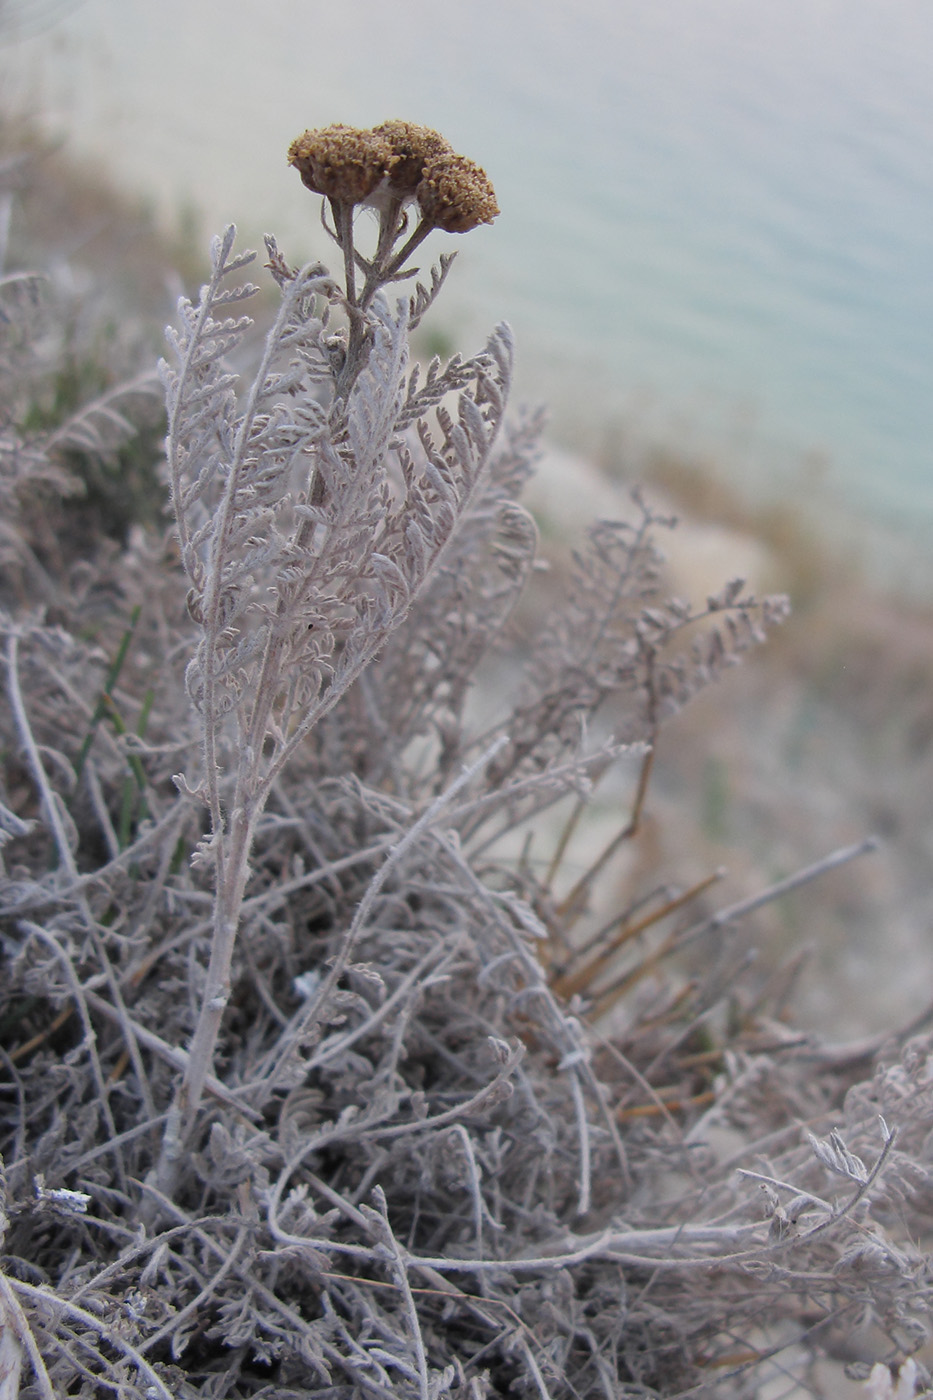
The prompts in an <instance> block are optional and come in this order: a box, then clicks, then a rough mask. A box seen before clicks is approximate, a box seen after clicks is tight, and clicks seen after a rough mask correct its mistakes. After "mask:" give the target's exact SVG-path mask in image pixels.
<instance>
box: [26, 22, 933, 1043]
mask: <svg viewBox="0 0 933 1400" xmlns="http://www.w3.org/2000/svg"><path fill="white" fill-rule="evenodd" d="M0 92H2V98H0V107H2V109H3V111H4V112H5V113H6V114H13V113H15V114H17V116H18V117H20V118H21V117H23V116H25V117H26V118H28V120H29V122H30V123H31V127H32V133H33V136H35V133H37V132H38V133H39V134H40V137H41V140H40V142H39V145H40V147H41V150H42V154H41V156H40V165H42V163H43V162H44V165H45V167H46V168H47V170H48V171H49V172H51V173H50V180H51V184H50V185H49V189H51V186H52V185H54V186H55V189H56V190H58V191H59V192H61V191H62V190H63V189H64V188H65V187H66V186H67V198H65V197H64V196H62V197H61V198H59V197H58V196H57V195H56V196H55V197H53V196H52V195H50V194H47V195H46V205H45V208H46V211H47V214H46V218H45V223H44V225H43V226H42V241H43V251H42V255H41V257H40V256H39V255H38V252H37V259H36V260H37V262H38V261H42V258H48V259H53V260H56V259H57V260H58V262H59V263H61V264H63V265H64V264H67V265H68V266H69V268H71V269H72V272H74V270H75V269H78V268H80V267H81V266H82V265H83V264H84V263H92V262H94V261H95V259H96V261H97V263H98V265H99V266H104V267H105V268H106V269H107V270H108V272H109V273H110V274H111V275H112V276H113V277H116V276H117V275H118V273H119V272H120V270H121V268H122V269H123V271H124V274H125V272H126V269H127V268H129V269H130V270H131V274H130V275H131V278H132V279H133V280H134V281H135V284H136V285H137V287H141V286H142V283H143V281H145V280H146V279H150V280H151V281H152V285H153V288H154V290H153V291H152V293H151V295H150V297H149V301H148V304H147V306H148V310H147V314H151V318H152V321H153V324H154V325H155V326H156V327H161V325H162V324H164V322H165V321H166V320H168V319H169V318H170V317H171V316H172V315H173V298H174V295H175V294H176V292H177V290H178V278H177V276H175V275H174V272H173V267H174V268H176V269H180V263H181V262H184V258H185V257H186V256H187V257H188V258H189V261H188V272H187V273H185V275H186V276H187V279H188V281H189V282H190V281H191V280H192V270H194V271H195V272H196V271H197V265H198V258H199V257H201V256H202V250H204V249H205V248H206V244H207V239H208V238H209V236H210V235H211V234H213V233H215V232H218V231H220V230H222V229H223V227H225V226H226V224H228V223H230V222H235V223H236V224H237V225H238V226H239V228H240V231H241V242H244V241H245V242H249V243H250V244H252V245H253V246H256V243H257V241H258V239H259V238H260V237H261V234H262V233H263V232H264V231H269V232H274V233H275V234H276V235H277V237H278V239H279V241H280V244H281V245H282V247H283V249H284V251H285V253H286V255H287V257H288V258H289V260H290V261H293V262H301V261H304V260H306V259H308V258H311V257H318V256H319V257H322V258H325V259H328V258H330V257H331V255H332V246H331V245H329V244H328V243H327V240H326V238H325V236H324V234H323V232H322V230H321V228H320V224H319V222H318V209H317V203H318V202H317V200H316V199H314V198H312V196H310V195H309V194H308V192H307V191H306V190H304V189H303V187H302V186H301V184H300V181H299V179H298V177H297V175H296V174H295V172H294V171H292V170H290V169H289V168H288V166H287V164H286V151H287V149H288V146H289V144H290V142H291V141H292V139H293V138H294V137H295V136H297V135H298V134H299V133H300V132H301V131H303V130H304V129H305V128H306V127H314V126H321V125H326V124H328V123H330V122H333V121H344V122H348V123H351V124H354V125H364V126H366V125H370V124H372V123H375V122H378V121H382V120H385V119H387V118H394V117H398V118H404V119H407V120H412V121H416V122H420V123H424V124H426V125H428V126H432V127H435V128H437V129H438V130H440V131H441V132H442V133H443V134H444V135H445V136H446V137H447V138H448V140H449V141H450V142H451V143H452V144H453V145H454V147H455V148H456V149H457V150H459V151H460V152H462V153H463V154H464V155H467V156H469V157H471V158H472V159H474V160H476V161H478V162H479V163H480V164H482V165H483V166H484V167H485V168H486V170H487V171H488V173H489V175H490V176H491V178H492V180H493V183H494V185H495V188H496V192H497V195H498V200H499V204H500V207H501V209H502V215H501V217H500V218H499V219H497V220H496V222H495V223H494V225H492V226H491V227H488V228H482V229H479V230H477V231H476V232H474V233H471V235H470V236H469V237H468V238H464V239H459V238H457V237H456V236H449V235H432V239H433V240H434V241H433V243H432V242H429V243H428V245H427V248H428V252H429V254H431V255H432V256H435V257H436V256H437V254H438V253H440V252H441V251H443V250H445V249H448V250H449V249H450V248H451V247H456V248H457V249H458V251H459V252H460V256H459V258H458V260H457V263H456V265H455V269H454V272H453V275H452V276H451V278H450V279H449V282H448V288H447V290H446V292H445V296H444V298H443V299H442V301H441V302H440V304H439V306H438V307H437V308H436V309H435V311H434V313H433V315H434V328H433V331H432V335H433V336H434V337H435V341H436V344H437V348H443V347H444V346H446V347H447V348H462V349H464V350H474V349H476V348H478V346H479V344H481V343H482V340H483V339H484V338H485V334H486V332H487V331H488V328H489V327H490V325H491V324H492V323H494V322H495V321H497V320H499V319H502V318H503V317H504V318H507V319H508V320H509V321H510V322H511V323H512V325H513V327H514V329H515V332H516V338H517V345H518V397H519V398H520V399H522V400H524V401H529V402H533V403H537V402H541V401H545V402H547V403H548V405H549V407H550V411H551V417H552V426H551V438H552V442H553V443H554V444H555V448H556V449H559V450H555V451H554V452H553V453H552V454H551V455H550V456H549V459H548V461H547V462H546V463H545V471H544V472H543V474H542V480H543V488H544V492H545V495H546V493H547V492H551V496H550V498H549V499H550V502H551V505H550V510H551V526H552V532H554V533H556V532H558V527H559V525H560V523H562V522H563V521H564V520H565V519H566V518H568V516H569V515H570V514H573V510H572V509H571V506H572V507H573V508H574V509H575V510H576V513H577V514H578V515H580V516H590V515H594V514H596V513H597V512H601V513H604V514H605V513H610V512H611V511H612V510H613V509H615V508H617V507H616V506H615V504H614V503H615V501H617V500H618V499H619V498H620V495H621V493H620V492H619V490H618V485H617V483H618V482H619V481H624V480H628V479H631V477H632V476H634V475H647V476H648V477H649V478H653V479H654V480H655V481H656V482H657V483H659V485H660V486H661V487H663V489H664V490H666V491H668V492H673V494H674V497H675V499H676V503H677V504H678V505H679V506H686V508H687V511H688V514H689V515H691V516H692V519H693V526H692V529H688V530H687V531H686V532H685V539H686V549H685V551H684V552H683V553H682V554H681V556H680V559H679V562H678V560H677V559H676V558H675V560H674V569H675V574H676V572H677V569H678V568H679V569H680V574H679V575H678V577H677V578H676V582H677V584H678V587H680V586H681V585H682V586H683V591H690V589H691V587H692V588H694V589H695V590H699V596H700V597H703V596H704V593H703V591H702V590H703V589H704V588H705V587H706V586H707V583H708V584H709V587H710V588H714V587H718V585H719V584H720V583H721V582H723V581H724V580H725V579H726V578H729V577H731V576H733V574H734V573H737V572H740V571H741V572H743V573H747V574H749V575H750V576H751V578H752V581H753V583H754V584H755V585H756V586H759V587H760V586H767V587H777V588H781V589H787V590H789V591H790V592H791V593H792V594H793V595H794V602H795V607H796V621H795V622H793V623H792V624H791V625H790V627H789V628H788V629H786V637H785V638H784V639H782V640H781V641H779V642H778V643H777V644H776V645H775V646H773V647H772V648H770V649H769V657H770V659H769V660H767V661H765V662H764V663H762V664H757V663H756V664H755V665H750V666H748V667H745V668H743V672H742V675H741V676H740V678H739V680H738V682H735V681H733V680H730V683H729V684H726V685H723V686H721V687H717V689H716V691H715V693H714V694H713V695H712V697H710V698H708V699H706V700H701V701H700V702H699V704H698V705H696V706H695V707H691V708H690V710H689V711H688V712H687V713H686V715H685V717H684V718H683V720H682V721H681V720H678V722H677V726H672V729H673V734H672V736H671V738H670V739H669V740H666V741H665V743H666V745H667V747H666V749H665V754H664V756H663V757H664V762H662V763H660V764H659V771H658V778H657V784H658V797H657V803H658V810H659V811H660V812H661V813H662V814H665V815H664V822H663V823H662V825H663V828H664V833H665V838H666V844H667V846H668V847H669V848H670V849H671V850H672V851H673V852H674V854H675V855H676V856H677V859H678V860H679V862H680V864H679V869H680V873H681V876H682V878H684V879H686V878H690V877H694V876H696V877H697V878H698V877H699V876H700V875H701V874H702V872H703V870H706V869H709V868H712V867H714V866H715V864H717V863H719V862H725V863H726V864H729V866H730V868H731V869H733V870H734V871H735V872H736V878H737V880H738V885H739V890H738V892H739V893H742V892H745V891H747V890H749V889H752V888H760V887H761V883H762V881H765V882H767V881H768V880H772V879H778V878H781V877H782V876H783V875H786V874H787V873H789V871H790V870H792V869H794V868H796V867H797V866H799V865H801V864H806V863H807V862H808V861H810V860H814V859H816V858H818V857H819V856H822V855H823V854H825V853H826V852H827V851H828V850H830V849H832V848H833V847H834V846H837V845H841V844H846V843H847V842H849V841H857V840H859V839H860V838H861V837H862V836H864V835H865V834H867V832H868V831H880V832H881V833H882V834H883V836H884V837H885V840H886V844H885V851H884V854H883V855H881V856H878V857H872V858H871V859H870V860H869V861H866V862H862V863H860V865H859V867H858V868H857V871H856V872H855V873H852V874H849V873H847V872H843V873H842V874H840V875H838V876H834V877H833V878H832V880H831V881H829V882H828V883H827V884H826V885H825V888H824V893H822V894H821V895H819V896H815V897H811V896H810V895H807V896H806V898H805V897H804V896H800V897H799V898H798V897H795V900H793V901H785V902H784V903H783V904H782V906H781V910H780V912H779V913H777V914H775V916H774V918H775V921H776V923H775V926H774V927H773V928H771V930H770V933H769V934H768V936H773V937H775V938H778V939H779V941H780V940H783V946H784V947H785V948H796V947H799V946H800V945H801V944H802V943H810V944H812V946H813V948H814V949H815V951H814V954H813V958H814V965H815V967H816V975H815V976H814V977H813V978H812V980H811V981H810V982H808V983H807V985H806V986H805V987H804V991H803V998H802V1005H803V1014H804V1017H805V1019H808V1020H809V1021H810V1022H812V1023H815V1024H820V1023H821V1018H823V1017H824V1016H825V1015H826V1014H827V1011H828V1010H829V1011H831V1013H832V1015H833V1017H834V1018H835V1022H836V1024H837V1025H838V1026H839V1027H840V1028H845V1027H849V1028H851V1029H857V1028H859V1027H862V1026H865V1025H884V1024H888V1023H889V1021H890V1018H891V1017H892V1016H906V1015H912V1014H915V1013H917V1012H918V1011H920V1010H922V1008H923V1007H925V1006H926V1005H927V1003H928V1001H929V994H928V992H927V991H926V988H927V986H928V985H929V984H930V980H931V974H933V946H931V939H930V929H931V925H933V894H931V889H930V881H929V869H930V862H931V859H933V612H931V609H930V607H929V602H930V596H931V588H933V556H931V551H930V549H929V538H930V532H931V528H933V276H931V268H933V217H931V215H933V7H931V6H930V5H929V3H928V2H927V0H755V3H754V4H750V3H748V0H665V2H664V4H651V3H646V2H645V0H470V3H469V4H459V5H456V6H455V5H454V4H452V3H446V2H445V0H395V3H393V4H386V3H384V0H339V2H338V0H159V4H158V5H153V4H149V3H142V0H0ZM15 145H16V139H15V137H14V139H13V141H12V143H10V142H8V146H11V148H13V149H15ZM27 183H28V182H27ZM114 190H116V191H119V192H120V193H119V198H117V196H115V195H114V194H113V191H114ZM30 197H31V196H30V195H29V191H28V190H25V191H24V194H23V200H24V206H23V207H24V208H27V209H28V200H29V198H30ZM121 201H122V202H121ZM50 210H51V211H53V212H52V214H49V213H48V211H50ZM18 218H19V214H18V213H17V211H16V209H14V213H13V228H14V233H15V231H16V228H17V227H19V228H20V252H19V261H20V262H21V263H22V262H23V261H24V260H25V259H28V256H29V253H30V248H29V246H28V245H29V240H30V238H31V239H33V241H34V242H35V241H36V239H37V238H38V235H37V234H36V233H35V230H36V229H38V228H39V223H38V222H34V223H33V224H31V225H28V229H27V223H21V224H20V225H17V219H18ZM134 219H135V220H136V221H137V222H136V223H135V224H134V223H133V220H134ZM143 226H145V227H146V228H147V230H148V232H147V234H146V239H150V238H151V235H153V232H155V233H159V232H161V236H163V237H164V238H165V239H166V240H167V241H166V243H165V245H164V247H171V248H172V249H173V250H174V252H173V253H172V254H171V255H170V256H169V255H167V254H166V253H165V252H164V251H163V252H162V253H160V252H159V251H158V248H157V247H156V246H155V244H153V243H152V242H151V241H149V242H147V241H146V239H144V238H142V235H141V234H140V233H139V232H138V230H139V229H141V228H142V227H143ZM121 229H122V230H123V232H122V234H121V233H120V230H121ZM127 229H129V230H130V232H129V233H127ZM24 230H26V232H24ZM134 230H136V231H134ZM121 238H122V242H121ZM24 240H25V242H24ZM115 249H123V250H125V258H124V252H122V251H121V252H115V251H114V250H115ZM133 250H135V251H133ZM186 250H187V251H186ZM192 250H194V251H193V252H192ZM173 260H174V261H173ZM425 261H426V260H425ZM201 267H202V268H203V263H201ZM194 280H196V278H195V279H194ZM157 340H158V330H157V331H156V343H157ZM613 483H616V484H615V485H614V484H613ZM614 493H615V494H614ZM541 499H543V497H540V496H539V500H541ZM546 514H547V511H546V510H545V520H544V525H545V536H546V538H547V525H548V522H547V519H546ZM691 550H692V554H691ZM736 560H738V563H736V562H735V561H736ZM697 833H699V835H698V834H697ZM687 850H688V851H689V858H688V859H687V860H686V867H687V868H685V862H684V852H685V851H687ZM694 867H695V868H694ZM814 899H815V902H814ZM821 901H822V902H821ZM766 932H768V931H767V930H766Z"/></svg>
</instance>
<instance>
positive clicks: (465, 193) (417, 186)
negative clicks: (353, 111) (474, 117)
mask: <svg viewBox="0 0 933 1400" xmlns="http://www.w3.org/2000/svg"><path fill="white" fill-rule="evenodd" d="M288 162H289V165H293V166H294V167H295V168H296V170H297V171H298V173H299V174H300V176H301V178H302V181H303V182H304V184H305V185H307V187H308V189H309V190H313V191H314V192H315V193H316V194H322V195H325V196H326V197H327V198H328V199H330V200H333V201H334V202H335V203H338V204H367V203H377V202H378V201H379V198H380V196H381V195H385V194H388V195H390V196H392V195H394V196H395V197H396V199H402V200H409V199H414V200H416V201H417V203H418V206H419V208H420V209H421V216H422V219H423V221H424V223H425V224H427V225H428V226H429V227H431V228H440V229H445V230H446V231H447V232H448V233H466V232H467V231H468V230H469V229H471V228H476V227H477V226H478V225H479V224H491V223H492V221H493V219H494V218H495V217H496V215H497V214H498V213H499V206H498V205H497V203H496V194H495V191H494V189H493V187H492V183H491V182H490V179H489V176H488V175H487V174H486V172H485V171H484V170H482V169H481V168H480V166H478V165H476V164H475V162H473V161H471V160H467V158H466V157H465V156H460V155H457V153H456V152H455V151H454V150H453V148H452V147H451V145H450V144H449V142H448V141H445V139H444V137H443V136H441V135H440V134H439V133H438V132H436V131H432V130H431V128H430V127H427V126H418V125H416V124H415V123H414V122H403V121H389V122H382V123H381V125H379V126H376V127H372V128H371V129H370V130H362V129H361V128H359V127H354V126H343V125H342V124H340V123H336V124H334V125H333V126H325V127H320V128H318V129H317V130H315V131H306V132H304V134H303V135H301V136H299V137H298V138H297V139H296V140H295V141H293V142H292V144H291V146H290V147H289V151H288Z"/></svg>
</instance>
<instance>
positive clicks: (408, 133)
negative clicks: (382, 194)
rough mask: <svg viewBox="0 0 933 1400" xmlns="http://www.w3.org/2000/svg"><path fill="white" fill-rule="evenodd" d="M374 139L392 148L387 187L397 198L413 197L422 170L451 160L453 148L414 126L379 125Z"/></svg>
mask: <svg viewBox="0 0 933 1400" xmlns="http://www.w3.org/2000/svg"><path fill="white" fill-rule="evenodd" d="M373 131H374V133H375V134H376V135H377V136H381V137H384V139H385V140H386V141H388V143H389V145H390V146H391V148H392V156H393V160H392V167H391V169H390V171H389V185H390V187H391V188H392V189H393V190H394V191H395V192H396V193H397V194H411V195H413V194H414V193H415V190H416V189H417V188H418V185H419V184H420V182H421V177H422V176H423V174H424V168H425V166H426V165H427V164H428V163H429V162H430V161H432V160H438V159H440V158H441V157H442V156H452V155H453V154H454V151H453V147H452V146H451V145H450V142H449V141H446V140H445V139H444V137H443V136H442V135H441V134H440V132H439V131H432V130H431V128H430V127H429V126H419V125H418V124H417V122H403V121H390V122H381V123H380V125H379V126H375V127H373Z"/></svg>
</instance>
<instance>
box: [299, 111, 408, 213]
mask: <svg viewBox="0 0 933 1400" xmlns="http://www.w3.org/2000/svg"><path fill="white" fill-rule="evenodd" d="M392 159H393V152H392V147H391V146H390V144H389V142H388V141H387V140H386V139H385V137H383V136H380V135H378V134H377V133H376V132H375V131H363V130H361V129H360V128H359V127H355V126H344V125H343V124H342V123H340V122H336V123H334V125H333V126H324V127H320V128H318V129H317V130H315V131H306V132H305V133H304V134H303V135H302V136H299V137H297V138H296V139H295V140H294V141H293V142H292V144H291V146H289V148H288V163H289V165H293V166H294V167H295V169H296V170H297V171H298V173H299V174H300V176H301V178H302V181H303V183H304V184H305V185H307V187H308V189H309V190H313V191H314V192H315V194H323V195H326V196H327V198H328V199H333V200H337V201H339V202H340V203H342V204H359V203H360V202H361V201H362V200H364V199H366V198H367V197H368V196H369V195H371V194H372V192H373V190H374V189H375V188H376V186H377V185H378V184H379V183H380V182H381V181H382V180H383V179H385V176H386V175H387V173H388V171H389V168H390V166H391V164H392Z"/></svg>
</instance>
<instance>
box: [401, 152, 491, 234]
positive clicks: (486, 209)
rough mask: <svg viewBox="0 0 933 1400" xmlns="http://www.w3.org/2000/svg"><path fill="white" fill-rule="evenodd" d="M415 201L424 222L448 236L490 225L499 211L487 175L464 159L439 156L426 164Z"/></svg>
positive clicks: (461, 157)
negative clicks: (481, 225)
mask: <svg viewBox="0 0 933 1400" xmlns="http://www.w3.org/2000/svg"><path fill="white" fill-rule="evenodd" d="M415 198H416V199H417V201H418V203H419V205H420V206H421V214H422V217H423V219H424V221H425V223H428V224H430V225H431V226H432V227H433V228H440V229H444V230H445V231H446V232H447V233H467V232H468V231H469V230H470V229H471V228H476V227H477V225H478V224H491V223H492V221H493V219H494V218H495V217H496V215H497V214H498V212H499V206H498V204H497V203H496V192H495V190H494V189H493V187H492V182H491V181H490V179H489V176H488V175H487V174H486V172H485V170H483V169H482V168H481V167H480V166H478V165H477V164H476V163H475V162H474V161H472V160H467V158H466V156H458V155H441V156H437V157H435V158H434V159H433V160H431V161H429V162H428V164H427V165H426V166H425V168H424V174H423V176H422V179H421V183H420V184H419V185H418V188H417V190H416V191H415Z"/></svg>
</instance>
